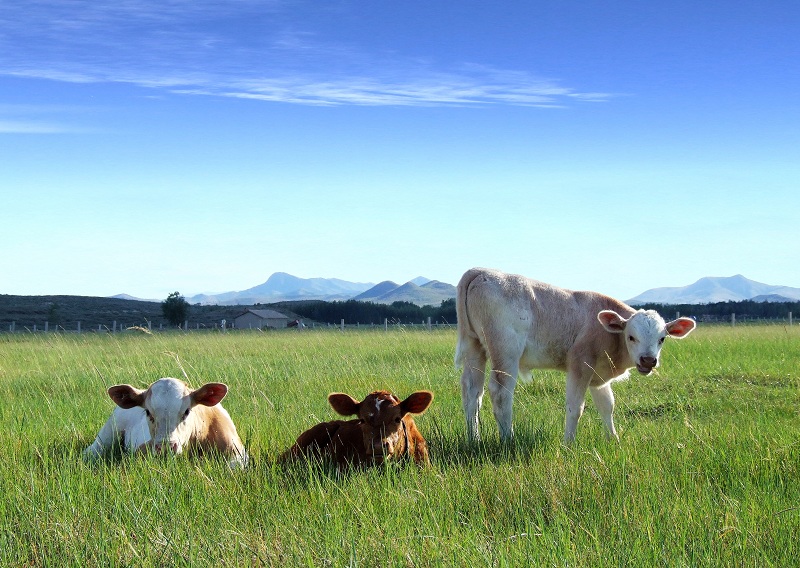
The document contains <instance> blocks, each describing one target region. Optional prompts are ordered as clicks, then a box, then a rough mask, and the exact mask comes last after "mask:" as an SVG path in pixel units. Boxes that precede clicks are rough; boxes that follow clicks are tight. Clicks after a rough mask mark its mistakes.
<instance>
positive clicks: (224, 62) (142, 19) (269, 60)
mask: <svg viewBox="0 0 800 568" xmlns="http://www.w3.org/2000/svg"><path fill="white" fill-rule="evenodd" d="M13 4H15V3H11V5H13ZM21 4H22V5H23V8H25V6H24V5H25V4H28V6H27V10H25V9H19V10H15V9H14V8H13V7H9V4H5V5H4V6H2V7H0V76H2V75H5V76H10V77H16V78H40V79H48V80H53V81H60V82H69V83H127V84H134V85H137V86H141V87H147V88H151V89H156V90H161V91H164V92H173V93H181V94H185V95H207V96H219V97H235V98H245V99H255V100H263V101H271V102H281V103H292V104H303V105H318V106H319V105H370V106H463V105H515V106H521V105H524V106H538V107H564V106H569V105H572V104H575V103H576V102H601V101H606V100H608V99H609V98H610V97H611V95H609V94H605V93H591V92H581V91H579V90H576V89H572V88H568V87H564V86H562V85H561V84H559V82H558V81H555V80H546V79H541V78H538V77H536V76H534V75H533V74H532V73H530V72H526V71H515V70H505V69H498V68H493V67H491V66H486V65H476V64H462V65H455V66H450V67H449V68H446V66H445V68H443V66H442V65H441V64H436V63H434V62H431V60H426V61H419V60H414V59H411V58H406V59H404V58H403V57H401V56H397V55H391V56H388V55H386V54H385V53H372V52H371V51H370V50H369V49H367V48H365V47H364V46H359V45H354V44H351V43H347V42H342V41H338V40H332V39H320V38H319V36H318V35H317V34H316V33H314V32H313V31H308V30H304V29H298V27H297V26H296V25H294V24H293V23H292V22H287V21H286V20H287V14H288V13H289V8H284V5H283V4H282V3H281V2H272V3H269V4H265V3H263V2H255V1H253V0H237V2H235V3H233V4H230V5H228V4H226V3H218V2H211V1H208V0H194V1H193V2H187V1H184V0H173V1H172V2H169V3H163V2H158V3H156V2H150V1H147V0H128V1H126V2H119V3H105V2H103V3H96V2H84V1H82V0H77V1H76V2H74V3H71V5H73V9H67V8H66V7H65V4H64V3H60V2H49V1H47V0H39V1H34V2H22V3H21ZM76 5H80V6H77V7H79V8H80V7H82V8H81V9H75V6H76ZM234 8H235V9H236V10H238V11H239V12H236V10H234ZM242 11H244V12H247V13H250V14H256V13H258V14H259V15H262V16H263V15H264V13H265V11H266V12H269V13H270V14H271V15H276V17H275V19H274V23H272V24H271V27H270V28H269V29H267V30H263V29H262V30H259V33H258V34H251V35H247V34H241V33H238V29H237V28H236V26H231V25H227V26H225V25H221V26H215V25H212V24H210V22H212V23H213V22H214V20H215V18H216V19H218V20H220V21H226V22H227V23H228V24H230V23H231V18H234V17H237V18H241V13H242ZM234 12H236V13H234ZM21 24H22V25H21ZM31 126H33V124H32V125H31ZM10 127H13V125H10Z"/></svg>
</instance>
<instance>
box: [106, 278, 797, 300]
mask: <svg viewBox="0 0 800 568" xmlns="http://www.w3.org/2000/svg"><path fill="white" fill-rule="evenodd" d="M455 297H456V288H455V286H453V285H451V284H446V283H444V282H439V281H437V280H429V279H427V278H425V277H422V276H419V277H417V278H414V279H413V280H409V281H408V282H406V283H405V284H397V283H395V282H391V281H389V280H385V281H383V282H380V283H379V284H373V283H359V282H348V281H346V280H339V279H337V278H298V277H297V276H292V275H291V274H286V273H285V272H276V273H275V274H273V275H272V276H270V277H269V278H268V279H267V281H266V282H264V283H263V284H259V285H258V286H254V287H252V288H248V289H247V290H242V291H241V292H224V293H222V294H197V295H195V296H191V297H187V298H186V300H187V301H188V302H189V303H190V304H201V305H219V306H231V305H246V306H248V305H253V304H272V303H275V302H285V301H295V300H325V301H334V300H359V301H365V302H374V303H382V304H391V303H392V302H397V301H403V302H411V303H413V304H417V305H420V306H422V305H432V306H438V305H439V304H441V303H442V300H447V299H450V298H455ZM114 298H122V299H128V300H136V299H137V298H133V297H132V296H129V295H127V294H119V295H117V296H114ZM741 300H754V301H757V302H797V301H800V288H791V287H789V286H773V285H770V284H762V283H760V282H756V281H754V280H749V279H747V278H745V277H744V276H742V275H741V274H737V275H736V276H730V277H722V278H717V277H706V278H701V279H700V280H698V281H697V282H695V283H694V284H690V285H688V286H681V287H674V288H653V289H651V290H647V291H646V292H643V293H642V294H639V295H638V296H636V297H634V298H631V299H629V300H626V302H627V303H628V304H630V305H632V306H636V305H641V304H645V303H654V304H710V303H714V302H727V301H733V302H736V301H741Z"/></svg>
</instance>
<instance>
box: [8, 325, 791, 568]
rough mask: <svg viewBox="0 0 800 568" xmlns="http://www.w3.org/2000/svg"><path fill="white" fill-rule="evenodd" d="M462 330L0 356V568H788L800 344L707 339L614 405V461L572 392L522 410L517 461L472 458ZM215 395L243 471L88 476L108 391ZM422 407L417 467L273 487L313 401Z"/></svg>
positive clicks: (16, 343)
mask: <svg viewBox="0 0 800 568" xmlns="http://www.w3.org/2000/svg"><path fill="white" fill-rule="evenodd" d="M454 345H455V331H454V330H439V331H433V332H428V331H424V330H408V329H405V328H399V329H393V330H390V331H388V332H386V331H383V330H361V331H354V330H347V331H345V332H339V331H313V330H304V331H282V332H265V333H261V332H237V333H226V334H222V333H212V332H207V333H188V334H184V333H178V332H174V333H173V332H170V333H163V334H152V335H151V334H146V333H134V332H128V333H124V334H115V335H111V334H91V333H89V334H82V335H77V334H53V333H50V334H38V335H32V334H13V335H12V334H0V393H1V395H0V425H1V426H2V428H0V458H2V459H1V460H0V565H2V566H207V565H223V566H279V565H280V566H337V567H338V566H353V567H355V566H364V567H372V566H598V565H605V566H608V565H618V566H665V565H668V566H789V565H796V563H797V559H798V558H800V539H798V535H800V436H799V434H800V326H794V327H793V328H788V327H786V326H782V325H774V326H767V325H764V326H738V327H736V328H731V327H729V326H702V325H701V326H700V327H699V328H698V329H697V330H696V331H695V332H694V333H693V334H692V335H690V336H689V337H688V338H686V339H684V340H682V341H669V342H668V344H667V345H666V346H665V348H664V351H663V352H662V363H661V367H660V368H659V369H657V370H656V372H655V373H654V374H653V375H651V376H648V377H643V376H640V375H638V374H634V375H632V376H631V378H630V379H629V380H627V381H624V382H620V383H617V384H616V385H615V388H614V391H615V394H616V398H617V409H616V412H615V419H616V423H617V428H618V430H619V433H620V443H619V444H616V443H612V442H607V441H606V440H605V437H604V434H603V428H602V424H601V422H600V419H599V417H598V415H597V413H596V412H595V411H594V409H593V408H592V404H591V400H590V399H589V400H588V402H587V411H586V413H585V414H584V416H583V418H582V420H581V423H580V425H579V429H578V438H577V441H576V443H575V444H573V445H571V446H570V447H565V446H564V445H563V444H562V442H561V439H562V435H563V422H564V376H563V374H562V373H558V372H549V371H548V372H538V373H535V374H534V380H533V382H530V383H520V384H519V385H518V387H517V392H516V398H515V403H514V404H515V406H514V412H515V414H514V424H515V429H516V433H517V436H516V439H515V440H514V442H512V443H508V444H503V443H501V442H500V441H499V439H498V435H497V428H496V425H495V423H494V419H493V417H492V415H491V403H490V401H489V399H488V394H487V396H486V397H485V400H484V408H483V411H482V414H481V418H482V431H483V435H484V440H483V442H481V443H480V444H478V445H470V444H467V443H466V442H465V441H464V431H465V429H464V421H463V415H462V411H461V401H460V386H459V373H458V372H457V371H456V370H455V369H454V367H453V363H452V359H453V350H454ZM162 376H173V377H178V378H184V377H185V378H187V379H188V382H189V383H190V384H191V385H192V386H200V385H201V384H203V383H205V382H208V381H221V382H225V383H227V384H228V385H229V387H230V392H229V394H228V397H227V398H226V399H225V401H224V405H225V407H226V408H227V409H228V411H229V412H230V414H231V416H232V417H233V419H234V421H235V422H236V424H237V427H238V429H239V432H240V434H241V436H242V438H243V440H244V442H245V444H246V446H247V447H248V449H249V452H250V454H251V467H249V468H248V469H246V470H244V471H233V472H232V471H230V470H229V469H228V468H227V466H226V465H225V464H224V463H223V462H222V461H220V460H215V459H208V460H202V459H201V460H189V459H185V458H183V457H178V458H172V457H169V458H156V457H139V458H129V457H127V456H122V455H119V454H118V453H117V454H114V455H111V456H110V457H109V458H108V459H106V460H104V461H102V462H100V463H98V464H87V463H84V462H83V461H82V459H81V451H82V450H83V448H84V447H85V446H87V445H88V444H89V443H91V441H92V440H93V439H94V436H95V434H96V433H97V431H98V430H99V428H100V426H101V425H102V424H103V422H104V421H105V420H106V419H107V418H108V416H109V414H110V412H111V410H112V406H113V403H112V402H111V400H110V399H109V398H108V396H107V395H106V394H105V391H106V389H107V388H108V387H109V386H111V385H114V384H119V383H130V384H133V385H135V386H138V387H145V386H146V385H148V384H149V383H150V382H152V381H153V380H155V379H157V378H159V377H162ZM376 388H388V389H389V390H392V391H393V392H394V393H395V394H397V395H399V396H400V397H405V396H407V395H408V394H410V393H411V392H413V391H414V390H418V389H429V390H432V391H433V392H434V393H435V395H436V398H435V400H434V402H433V404H432V406H431V408H430V409H429V410H428V412H427V413H425V414H424V415H422V416H421V417H419V418H417V424H418V426H419V428H420V430H421V431H422V433H423V434H424V435H425V437H426V438H427V440H428V442H429V447H430V451H431V459H432V466H431V467H430V468H428V469H419V468H417V467H415V466H413V465H396V466H392V467H387V468H382V469H372V470H367V471H352V472H347V473H337V472H336V471H334V470H332V469H330V468H325V467H320V466H313V465H300V464H299V465H293V466H289V467H284V466H279V465H276V464H275V463H274V459H275V457H276V456H277V455H278V454H279V453H280V452H281V451H282V450H284V449H285V448H286V447H288V446H289V445H290V444H291V443H292V442H293V441H294V439H295V438H296V437H297V435H298V434H299V433H300V432H301V431H302V430H303V429H305V428H306V427H308V426H310V425H311V424H313V423H315V422H316V421H319V420H330V419H333V418H334V417H335V416H334V413H333V411H332V410H331V409H330V408H329V407H328V404H327V401H326V396H327V394H328V393H329V392H331V391H344V392H348V393H349V394H352V395H353V396H355V397H356V398H359V399H360V398H362V397H363V396H364V395H366V394H367V393H368V392H369V391H371V390H374V389H376Z"/></svg>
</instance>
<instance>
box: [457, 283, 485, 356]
mask: <svg viewBox="0 0 800 568" xmlns="http://www.w3.org/2000/svg"><path fill="white" fill-rule="evenodd" d="M482 272H483V269H482V268H470V269H469V270H467V271H466V272H465V273H464V275H463V276H462V277H461V280H459V281H458V286H457V287H456V318H457V320H458V321H457V323H456V330H457V336H458V339H457V340H456V355H455V365H456V369H460V368H461V367H463V366H464V355H465V350H466V349H467V347H468V345H469V343H470V342H471V341H474V340H475V339H476V338H477V337H478V335H477V334H476V333H475V330H474V329H472V324H471V323H470V321H469V315H468V314H467V291H468V290H469V286H470V284H472V281H473V280H475V278H477V277H478V276H479V275H480V274H481V273H482Z"/></svg>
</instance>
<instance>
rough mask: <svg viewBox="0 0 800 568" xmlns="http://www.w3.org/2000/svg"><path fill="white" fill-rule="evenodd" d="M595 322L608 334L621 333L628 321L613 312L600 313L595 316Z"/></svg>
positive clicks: (604, 311)
mask: <svg viewBox="0 0 800 568" xmlns="http://www.w3.org/2000/svg"><path fill="white" fill-rule="evenodd" d="M597 321H599V322H600V323H601V324H602V325H603V327H604V328H605V330H606V331H608V332H610V333H622V332H623V331H625V324H626V323H628V320H626V319H625V318H623V317H622V316H621V315H619V314H618V313H617V312H615V311H614V310H603V311H601V312H600V313H598V314H597Z"/></svg>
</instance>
